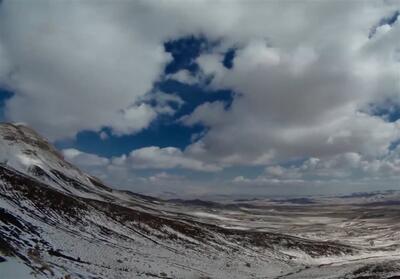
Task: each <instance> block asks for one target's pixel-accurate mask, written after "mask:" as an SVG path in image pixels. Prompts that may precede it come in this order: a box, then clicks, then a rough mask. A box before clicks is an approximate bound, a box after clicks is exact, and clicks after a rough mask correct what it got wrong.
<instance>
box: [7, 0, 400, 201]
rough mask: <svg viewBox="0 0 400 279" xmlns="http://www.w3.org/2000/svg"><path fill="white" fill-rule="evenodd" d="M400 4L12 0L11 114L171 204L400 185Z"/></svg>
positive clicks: (110, 177)
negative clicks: (209, 198) (174, 200)
mask: <svg viewBox="0 0 400 279" xmlns="http://www.w3.org/2000/svg"><path fill="white" fill-rule="evenodd" d="M399 38H400V1H398V0H396V1H392V0H380V1H374V0H368V1H362V0H354V1H352V0H350V1H342V0H338V1H305V0H301V1H289V0H288V1H273V0H271V1H257V0H254V1H252V0H250V1H244V0H243V1H241V0H232V1H228V0H225V1H223V0H212V1H211V0H204V1H200V0H198V1H182V0H180V1H176V0H169V1H155V0H154V1H153V0H146V1H145V0H143V1H141V0H138V1H88V0H82V1H50V0H38V1H27V0H14V1H9V0H8V1H7V0H3V1H0V120H1V121H9V122H23V123H26V124H27V125H29V126H31V127H32V128H34V129H36V130H37V131H38V132H39V133H41V134H42V135H43V136H44V137H46V138H47V139H49V140H50V141H51V142H52V143H54V144H55V145H56V147H57V148H59V149H60V150H61V151H62V153H63V154H64V156H65V158H66V159H67V160H69V161H70V162H72V163H74V164H75V165H77V166H79V167H80V168H82V169H84V170H85V171H87V172H89V173H90V174H93V175H96V176H98V177H99V178H100V179H102V180H104V181H105V182H106V183H108V184H110V185H112V186H113V187H115V188H118V189H128V190H131V191H136V192H140V193H145V194H152V195H157V196H162V197H177V196H179V197H204V196H221V195H227V196H241V197H247V196H248V197H254V196H296V195H327V194H328V195H335V194H342V193H350V192H357V191H376V190H385V189H400V185H399V181H400V179H399V178H400V40H399Z"/></svg>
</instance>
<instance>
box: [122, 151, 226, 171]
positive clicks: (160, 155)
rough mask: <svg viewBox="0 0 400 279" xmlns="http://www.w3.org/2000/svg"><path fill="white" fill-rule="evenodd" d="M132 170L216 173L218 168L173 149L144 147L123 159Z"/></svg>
mask: <svg viewBox="0 0 400 279" xmlns="http://www.w3.org/2000/svg"><path fill="white" fill-rule="evenodd" d="M125 160H127V161H128V162H129V165H130V166H131V167H132V168H138V169H141V168H153V169H172V168H182V169H190V170H197V171H218V170H221V168H220V167H218V166H216V165H212V164H206V163H203V162H201V161H199V160H196V159H192V158H190V157H188V156H185V155H184V154H183V152H182V151H180V150H179V149H178V148H175V147H165V148H160V147H157V146H150V147H144V148H141V149H136V150H134V151H132V152H131V153H130V154H129V156H127V157H125Z"/></svg>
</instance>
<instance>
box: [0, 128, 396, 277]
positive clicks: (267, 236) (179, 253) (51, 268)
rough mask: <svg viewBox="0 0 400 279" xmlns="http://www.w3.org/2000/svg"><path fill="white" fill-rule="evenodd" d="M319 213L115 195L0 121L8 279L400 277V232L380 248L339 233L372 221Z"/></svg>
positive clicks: (1, 227)
mask: <svg viewBox="0 0 400 279" xmlns="http://www.w3.org/2000/svg"><path fill="white" fill-rule="evenodd" d="M313 206H314V204H311V205H302V206H293V205H282V204H281V203H280V204H279V205H274V204H270V203H265V204H259V202H258V203H257V204H251V203H250V202H242V203H229V204H217V203H208V202H184V201H179V200H176V201H163V200H160V199H156V198H151V197H147V196H143V195H138V194H134V193H130V192H126V191H118V190H113V189H112V188H110V187H108V186H106V185H104V184H103V183H102V182H101V181H99V180H98V179H97V178H95V177H92V176H90V175H88V174H86V173H84V172H82V171H80V170H79V169H78V168H77V167H75V166H73V165H71V164H70V163H68V162H66V161H65V160H64V159H63V156H62V155H61V154H60V153H59V152H58V151H57V150H56V149H55V148H54V147H53V146H52V145H51V144H50V143H49V142H47V141H46V140H45V139H43V138H42V137H41V136H40V135H38V134H37V133H36V132H34V131H33V130H31V129H30V128H28V127H26V126H24V125H16V124H0V262H1V263H0V278H2V279H3V278H4V279H8V278H10V279H11V278H12V279H16V278H35V277H37V278H70V279H71V278H390V277H392V276H396V274H400V273H399V270H400V267H399V266H398V264H397V263H396V262H395V260H396V259H398V258H399V257H400V255H398V253H397V249H398V245H396V241H397V240H398V239H399V238H398V234H396V229H397V227H396V226H393V227H390V228H389V227H388V231H384V232H383V231H382V232H381V231H379V230H378V229H376V230H375V231H374V233H376V234H375V236H376V237H381V236H382V235H387V237H388V239H390V241H391V242H390V241H389V242H384V243H381V244H379V245H377V246H376V247H372V246H373V243H372V242H371V241H372V239H369V238H368V237H364V238H363V239H362V240H365V241H364V242H362V241H361V240H360V242H357V243H356V242H355V241H354V240H353V238H354V237H355V236H354V235H353V236H352V237H353V238H351V237H350V236H348V238H347V240H348V241H346V238H345V237H343V238H341V237H338V236H342V235H341V234H340V228H341V229H342V230H345V229H346V230H349V229H350V230H351V226H352V224H353V223H357V222H360V221H361V220H363V218H364V217H359V218H358V219H357V221H355V220H356V218H355V217H354V216H355V215H357V214H358V213H354V214H355V215H351V216H350V215H349V216H347V215H346V216H345V217H343V218H342V217H338V216H333V213H326V214H325V215H326V216H328V215H329V217H326V216H325V215H324V214H322V213H321V212H322V211H321V212H319V213H320V215H318V212H317V211H315V207H314V208H313ZM321 208H322V207H321ZM324 208H326V207H324ZM346 210H347V211H346V212H349V210H350V209H349V208H347V209H346ZM351 210H352V209H351ZM354 210H356V209H354ZM362 210H363V213H364V214H365V212H366V210H365V209H362ZM393 212H395V211H392V213H393ZM313 214H316V215H313ZM322 215H324V216H322ZM389 217H390V216H388V218H389ZM392 217H393V218H395V215H394V216H392ZM312 218H314V219H312ZM324 218H325V219H324ZM365 218H367V217H365ZM371 218H372V217H371ZM375 218H377V217H375ZM390 218H391V217H390ZM353 219H354V221H353V223H352V224H349V223H348V222H349V220H353ZM388 220H389V219H388ZM390 220H392V219H390ZM346 222H347V223H346ZM346 224H347V225H346ZM367 224H368V223H367ZM364 225H365V223H362V222H361V223H357V230H360V232H358V231H357V230H355V234H357V233H360V235H361V233H362V232H361V231H363V232H365V230H364V229H363V228H364V227H363V226H364ZM324 226H325V227H324ZM338 228H339V229H338ZM389 229H390V231H389ZM329 230H332V231H329ZM323 232H325V234H324V233H323ZM380 233H381V234H380ZM383 233H384V234H383ZM350 234H351V232H350ZM389 234H390V235H389ZM356 236H357V235H356ZM377 243H378V242H377ZM388 243H389V244H390V245H388ZM370 246H371V247H370ZM361 276H364V277H361ZM365 276H378V277H365ZM392 278H395V277H392Z"/></svg>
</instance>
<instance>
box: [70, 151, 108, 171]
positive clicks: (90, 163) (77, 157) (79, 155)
mask: <svg viewBox="0 0 400 279" xmlns="http://www.w3.org/2000/svg"><path fill="white" fill-rule="evenodd" d="M62 153H63V155H64V157H65V159H66V160H68V161H70V162H71V163H73V164H76V165H77V166H82V167H85V168H91V167H99V166H106V165H108V164H109V163H110V160H109V159H107V158H104V157H100V156H98V155H95V154H89V153H85V152H81V151H79V150H77V149H74V148H69V149H64V150H63V151H62Z"/></svg>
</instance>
